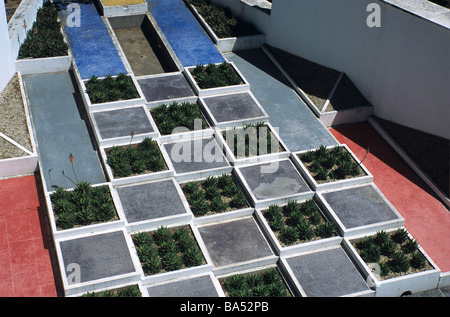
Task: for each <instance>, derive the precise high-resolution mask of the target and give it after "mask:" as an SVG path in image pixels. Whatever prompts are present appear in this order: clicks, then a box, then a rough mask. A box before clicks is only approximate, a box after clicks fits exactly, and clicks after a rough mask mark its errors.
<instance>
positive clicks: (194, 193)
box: [182, 174, 248, 216]
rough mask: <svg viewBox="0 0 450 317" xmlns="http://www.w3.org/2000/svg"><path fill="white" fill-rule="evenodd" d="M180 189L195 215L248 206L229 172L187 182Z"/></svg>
mask: <svg viewBox="0 0 450 317" xmlns="http://www.w3.org/2000/svg"><path fill="white" fill-rule="evenodd" d="M182 190H183V192H184V194H185V195H186V199H187V201H188V203H189V206H190V207H191V210H192V212H193V213H194V215H195V216H204V215H206V214H207V213H208V212H224V211H227V210H229V209H230V208H231V209H240V208H244V207H247V206H248V203H247V199H246V198H245V196H244V194H242V192H241V190H240V189H239V187H238V186H237V184H236V183H234V181H233V177H232V176H231V175H229V174H223V175H221V176H215V177H212V176H209V177H208V178H206V179H205V180H204V181H202V182H189V183H187V184H185V185H183V186H182Z"/></svg>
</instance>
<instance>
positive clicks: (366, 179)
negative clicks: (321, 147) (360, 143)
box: [291, 144, 373, 192]
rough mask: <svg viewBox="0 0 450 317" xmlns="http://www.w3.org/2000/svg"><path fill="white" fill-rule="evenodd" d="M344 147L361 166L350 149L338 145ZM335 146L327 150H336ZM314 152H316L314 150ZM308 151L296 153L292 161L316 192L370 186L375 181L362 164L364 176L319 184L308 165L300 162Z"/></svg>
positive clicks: (342, 145)
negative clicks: (361, 185)
mask: <svg viewBox="0 0 450 317" xmlns="http://www.w3.org/2000/svg"><path fill="white" fill-rule="evenodd" d="M336 146H340V147H343V148H344V149H345V150H346V151H347V152H348V153H349V154H350V155H351V157H352V159H353V161H354V162H356V163H358V164H360V163H361V162H360V161H359V160H358V158H357V157H356V156H355V154H353V152H352V151H351V150H350V149H349V147H348V146H347V145H345V144H341V145H336ZM334 147H335V146H327V147H326V148H327V150H329V149H332V148H334ZM313 151H314V150H313ZM306 152H308V151H300V152H295V153H292V154H291V159H292V161H293V162H294V164H295V166H296V167H297V168H298V169H299V171H300V173H301V174H302V175H303V177H304V178H305V180H306V181H307V182H308V184H309V185H310V186H311V188H312V189H313V190H315V191H318V192H320V191H323V190H330V189H337V188H345V187H348V186H354V185H360V184H368V183H371V182H372V181H373V176H372V174H371V173H370V172H369V171H368V170H367V169H366V168H365V167H364V165H362V164H360V165H359V166H360V168H361V169H362V170H363V172H364V174H365V175H363V176H357V177H351V178H346V179H341V180H335V181H328V182H323V183H319V182H318V181H316V180H315V179H314V177H313V176H312V175H311V173H310V172H309V171H308V168H307V167H306V165H305V164H304V163H303V162H302V161H301V160H300V158H299V155H302V154H304V153H306Z"/></svg>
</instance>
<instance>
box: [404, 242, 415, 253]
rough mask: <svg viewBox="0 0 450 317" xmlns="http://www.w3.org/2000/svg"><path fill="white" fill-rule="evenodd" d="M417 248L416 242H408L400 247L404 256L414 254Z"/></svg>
mask: <svg viewBox="0 0 450 317" xmlns="http://www.w3.org/2000/svg"><path fill="white" fill-rule="evenodd" d="M418 248H419V243H418V242H417V241H416V240H408V241H407V242H406V243H405V245H403V246H402V251H403V252H404V253H406V254H409V253H414V252H416V251H417V249H418Z"/></svg>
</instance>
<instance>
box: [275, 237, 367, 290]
mask: <svg viewBox="0 0 450 317" xmlns="http://www.w3.org/2000/svg"><path fill="white" fill-rule="evenodd" d="M333 242H334V243H331V244H330V245H328V246H326V247H324V248H321V249H315V250H311V251H304V252H298V253H297V254H291V255H288V256H282V257H280V261H279V263H278V266H279V268H280V270H281V272H283V275H284V276H285V278H286V281H287V282H288V284H289V285H292V291H293V293H294V296H300V297H373V296H375V292H374V290H372V289H371V287H370V285H368V283H367V281H366V276H364V274H363V273H362V272H361V271H360V268H359V266H358V263H356V262H355V260H354V259H353V258H352V254H351V251H348V250H347V248H346V244H344V242H345V240H341V241H339V240H334V241H333Z"/></svg>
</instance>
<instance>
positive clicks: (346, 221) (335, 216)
mask: <svg viewBox="0 0 450 317" xmlns="http://www.w3.org/2000/svg"><path fill="white" fill-rule="evenodd" d="M316 197H317V203H318V204H319V207H320V208H321V209H322V211H323V212H324V213H325V214H326V216H327V217H329V218H330V219H332V220H333V222H334V223H336V224H337V230H338V231H339V234H340V235H342V236H343V237H351V236H356V235H361V234H370V233H373V232H376V231H378V230H384V229H391V228H399V227H401V226H403V225H404V223H405V219H404V218H403V217H402V216H401V215H400V213H399V212H398V211H397V210H396V209H395V207H394V206H393V205H392V204H391V203H390V202H389V201H388V200H387V199H386V197H385V196H384V195H383V194H382V193H381V191H380V190H379V189H378V188H377V187H376V186H375V184H373V183H370V184H365V185H360V186H353V187H349V188H345V189H338V190H330V191H325V192H316Z"/></svg>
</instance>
